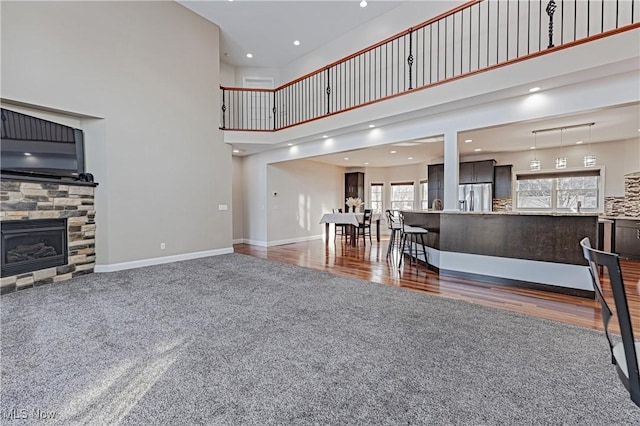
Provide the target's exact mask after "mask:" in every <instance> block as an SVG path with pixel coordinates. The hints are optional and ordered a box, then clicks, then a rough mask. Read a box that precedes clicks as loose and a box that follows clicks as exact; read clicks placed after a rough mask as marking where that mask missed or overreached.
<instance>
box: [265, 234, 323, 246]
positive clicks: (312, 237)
mask: <svg viewBox="0 0 640 426" xmlns="http://www.w3.org/2000/svg"><path fill="white" fill-rule="evenodd" d="M323 238H324V234H320V235H310V236H308V237H298V238H288V239H286V240H276V241H267V245H266V246H267V247H273V246H281V245H284V244H292V243H302V242H305V241H312V240H322V239H323ZM263 247H264V246H263Z"/></svg>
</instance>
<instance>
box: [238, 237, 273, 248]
mask: <svg viewBox="0 0 640 426" xmlns="http://www.w3.org/2000/svg"><path fill="white" fill-rule="evenodd" d="M242 244H249V245H250V246H258V247H267V243H266V242H264V241H260V240H250V239H248V238H244V239H243V240H242Z"/></svg>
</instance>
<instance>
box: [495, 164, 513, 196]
mask: <svg viewBox="0 0 640 426" xmlns="http://www.w3.org/2000/svg"><path fill="white" fill-rule="evenodd" d="M512 167H513V166H511V165H510V164H509V165H506V166H496V167H495V168H494V169H493V179H494V190H493V198H511V169H512Z"/></svg>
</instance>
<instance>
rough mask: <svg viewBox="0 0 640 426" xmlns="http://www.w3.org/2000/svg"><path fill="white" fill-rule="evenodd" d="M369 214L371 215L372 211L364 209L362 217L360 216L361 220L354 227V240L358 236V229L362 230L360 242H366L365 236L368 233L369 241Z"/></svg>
mask: <svg viewBox="0 0 640 426" xmlns="http://www.w3.org/2000/svg"><path fill="white" fill-rule="evenodd" d="M371 216H373V211H372V210H371V209H364V217H363V218H362V222H360V223H359V224H358V227H357V228H356V241H357V240H358V238H359V237H360V231H362V243H363V244H365V245H366V244H367V240H366V238H365V237H366V236H367V235H369V242H370V243H371V242H372V241H371Z"/></svg>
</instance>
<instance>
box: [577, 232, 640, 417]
mask: <svg viewBox="0 0 640 426" xmlns="http://www.w3.org/2000/svg"><path fill="white" fill-rule="evenodd" d="M580 245H581V246H582V252H583V254H584V258H585V259H587V261H588V262H589V272H590V275H591V281H592V282H593V288H594V290H595V293H596V298H597V299H598V301H599V302H600V305H601V307H602V322H603V323H604V329H605V333H606V336H607V340H608V341H609V350H610V351H611V362H612V363H613V364H615V366H616V371H617V372H618V376H619V377H620V380H621V381H622V384H623V385H624V387H625V388H626V389H627V391H629V395H630V396H631V400H632V401H633V402H634V403H635V404H636V405H637V406H639V407H640V365H638V351H639V350H640V342H636V341H635V337H634V334H633V327H632V325H631V317H630V315H629V304H628V302H627V295H626V293H625V288H624V281H623V280H622V271H621V269H620V259H619V257H618V255H617V254H614V253H606V252H603V251H600V250H596V249H593V248H591V243H590V241H589V238H584V239H583V240H582V241H580ZM600 266H603V267H604V268H605V269H606V270H607V274H608V276H609V282H610V283H611V291H612V293H613V301H614V304H615V308H616V316H617V317H618V324H619V325H620V335H621V336H622V342H619V343H615V344H614V343H613V341H612V339H611V335H610V333H609V322H610V320H611V316H612V315H613V313H612V311H611V309H610V308H609V305H608V304H607V301H606V300H605V298H604V294H603V292H602V285H601V284H600V273H599V267H600Z"/></svg>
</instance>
